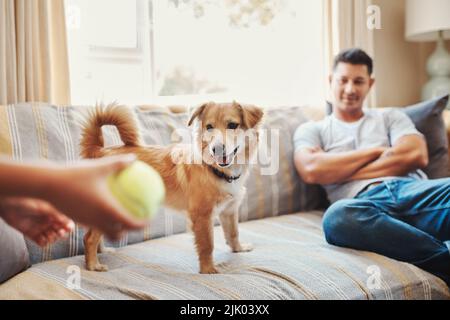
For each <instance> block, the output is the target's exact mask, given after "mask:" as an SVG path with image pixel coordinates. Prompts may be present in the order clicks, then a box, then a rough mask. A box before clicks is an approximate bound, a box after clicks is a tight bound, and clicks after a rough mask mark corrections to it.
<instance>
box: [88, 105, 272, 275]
mask: <svg viewBox="0 0 450 320" xmlns="http://www.w3.org/2000/svg"><path fill="white" fill-rule="evenodd" d="M263 115H264V113H263V110H262V109H261V108H259V107H257V106H253V105H241V104H239V103H237V102H232V103H215V102H209V103H205V104H203V105H201V106H199V107H197V108H196V109H195V111H194V112H193V113H192V115H191V116H190V119H189V122H188V127H189V128H191V131H192V133H193V135H192V136H193V139H192V140H193V143H192V144H190V145H189V144H181V143H175V144H172V145H169V146H157V145H152V146H146V145H143V144H142V143H141V142H140V141H141V138H140V136H139V131H138V126H137V122H136V120H135V119H134V115H133V113H132V112H131V111H130V110H129V109H128V108H127V107H125V106H120V105H117V104H111V105H109V106H107V107H104V106H101V105H100V106H99V105H97V106H96V108H95V109H94V110H93V111H91V112H90V114H89V115H88V116H87V118H86V119H85V123H84V125H83V130H82V139H81V142H80V147H81V156H82V157H83V158H99V157H103V156H108V155H114V154H125V153H133V154H135V155H136V156H137V158H138V159H139V160H141V161H144V162H146V163H148V164H149V165H151V166H152V167H153V168H155V169H156V170H157V171H158V172H159V174H160V175H161V177H162V179H163V181H164V184H165V187H166V198H165V201H164V205H166V206H169V207H172V208H174V209H178V210H180V211H184V212H185V213H187V216H188V218H189V221H190V227H191V230H192V232H193V234H194V239H195V246H196V251H197V255H198V259H199V265H200V273H203V274H213V273H218V271H217V269H216V267H215V266H214V262H213V248H214V238H213V219H214V217H215V215H216V214H218V215H219V220H220V222H221V225H222V229H223V232H224V235H225V239H226V243H227V244H228V245H229V246H230V248H231V250H232V251H233V252H246V251H251V250H252V245H251V244H243V243H240V241H239V231H238V208H239V206H240V204H241V201H242V199H243V197H244V196H245V192H246V189H245V187H244V185H245V182H246V180H247V178H248V174H249V166H250V164H251V161H252V159H255V156H256V153H257V146H258V141H259V130H260V126H261V123H262V119H263ZM104 125H114V126H116V127H117V129H118V132H119V135H120V138H121V140H122V142H123V143H124V145H123V146H116V147H108V148H106V147H104V144H103V136H102V131H101V128H102V126H104ZM175 159H177V161H174V160H175ZM239 159H243V161H239ZM180 160H182V161H180ZM187 160H189V161H187ZM192 160H194V161H192ZM84 246H85V260H86V268H87V269H88V270H91V271H107V270H108V268H107V266H106V265H103V264H101V263H100V262H99V260H98V257H97V253H98V252H105V249H104V248H103V245H102V234H101V233H100V232H99V231H97V230H94V229H90V230H89V231H88V232H87V233H86V235H85V237H84Z"/></svg>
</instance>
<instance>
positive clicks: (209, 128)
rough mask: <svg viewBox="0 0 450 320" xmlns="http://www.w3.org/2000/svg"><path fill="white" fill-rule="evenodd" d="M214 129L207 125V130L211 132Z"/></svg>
mask: <svg viewBox="0 0 450 320" xmlns="http://www.w3.org/2000/svg"><path fill="white" fill-rule="evenodd" d="M212 129H214V127H213V126H212V125H210V124H208V125H206V130H208V131H211V130H212Z"/></svg>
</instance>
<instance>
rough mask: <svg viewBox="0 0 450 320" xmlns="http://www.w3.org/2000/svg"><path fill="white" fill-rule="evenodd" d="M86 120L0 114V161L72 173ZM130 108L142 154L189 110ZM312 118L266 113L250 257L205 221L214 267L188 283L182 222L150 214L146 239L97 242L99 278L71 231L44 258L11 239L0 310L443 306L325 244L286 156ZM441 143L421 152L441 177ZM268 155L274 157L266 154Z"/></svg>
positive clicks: (418, 287)
mask: <svg viewBox="0 0 450 320" xmlns="http://www.w3.org/2000/svg"><path fill="white" fill-rule="evenodd" d="M436 101H437V100H436ZM436 101H434V105H433V108H432V112H431V113H430V114H429V115H428V116H430V117H434V118H433V119H434V120H433V121H438V122H439V121H440V122H441V126H442V128H444V127H443V121H442V116H438V117H435V116H434V113H437V114H438V115H441V113H442V110H443V107H440V106H438V107H436V105H437V104H438V102H439V101H438V102H436ZM89 108H90V107H86V106H54V105H49V104H45V103H22V104H17V105H8V106H0V153H2V154H6V155H7V156H9V157H12V158H13V159H16V160H17V161H29V160H35V159H50V160H53V161H59V162H65V163H72V162H74V161H77V160H78V159H79V146H78V142H79V140H80V135H81V125H80V123H81V121H80V119H81V118H82V116H83V114H85V112H86V111H87V110H88V109H89ZM130 108H132V109H133V112H134V113H135V115H136V117H137V119H138V122H139V128H140V131H141V133H142V137H143V140H144V141H145V143H146V144H169V143H173V142H180V141H181V138H182V137H181V135H180V134H179V130H178V129H180V128H181V129H183V128H186V123H187V120H188V116H189V111H188V110H184V109H183V108H154V107H151V106H135V107H130ZM421 108H422V109H423V107H421ZM321 109H322V108H319V109H317V108H316V109H314V108H310V107H302V106H293V107H292V106H289V107H276V108H268V109H267V110H266V112H265V124H264V128H265V129H270V130H267V132H268V133H267V135H266V136H267V137H266V138H267V139H265V142H264V143H266V145H267V146H269V147H268V148H267V150H269V156H270V161H269V162H266V163H259V164H257V165H255V166H254V167H253V169H252V171H251V176H250V178H249V180H248V183H247V189H248V192H247V196H246V197H245V199H244V201H243V205H242V206H241V208H240V211H239V219H240V225H239V227H240V237H241V239H242V241H244V242H251V243H252V244H253V246H254V250H253V251H251V252H247V253H232V252H230V250H229V248H228V246H227V245H226V244H225V240H224V238H223V234H222V230H221V228H220V226H219V225H218V221H216V226H215V229H214V233H215V237H214V238H215V249H214V259H215V263H216V264H217V266H218V269H219V271H220V274H214V275H203V274H199V273H198V261H197V255H196V252H195V248H194V244H193V235H192V233H190V232H189V230H188V229H189V228H188V226H187V221H186V218H185V216H184V215H183V214H180V213H179V212H176V211H174V210H172V209H170V208H166V207H161V208H160V210H159V212H158V214H157V215H156V216H155V218H154V219H153V220H152V221H151V223H150V224H149V226H148V227H147V228H145V229H143V230H140V231H134V232H130V233H128V234H126V236H125V237H123V238H122V239H121V240H119V241H115V242H112V241H107V243H106V244H107V246H112V247H115V248H116V250H115V251H114V252H112V253H103V254H100V255H99V257H100V261H101V262H103V263H106V264H107V265H108V266H109V271H108V272H93V271H87V270H86V269H85V267H84V256H83V252H84V249H83V241H82V239H83V235H84V233H85V229H84V228H82V227H81V226H76V228H75V230H74V232H72V233H71V234H70V236H69V237H68V238H67V239H65V240H60V241H58V242H56V243H54V244H52V245H49V246H47V247H45V248H40V247H38V246H37V245H36V244H34V243H33V242H31V241H29V240H27V239H23V238H21V239H20V240H21V241H22V243H23V245H22V247H21V248H22V249H23V250H24V253H23V254H22V256H26V258H27V260H26V262H22V263H25V264H24V265H23V266H22V267H21V269H24V270H22V271H20V272H19V273H18V274H16V275H14V276H12V277H11V278H10V279H9V280H7V281H6V282H4V283H3V284H1V285H0V299H79V300H86V299H87V300H90V299H94V300H103V299H189V300H210V299H246V300H261V299H269V300H273V299H277V300H279V299H308V300H316V299H338V300H341V299H342V300H348V299H364V300H366V299H369V300H373V299H450V291H449V288H448V287H447V285H446V284H445V283H444V282H443V281H442V280H441V279H439V278H437V277H435V276H434V275H432V274H430V273H428V272H426V271H424V270H421V269H419V268H417V267H415V266H414V265H411V264H408V263H404V262H399V261H396V260H393V259H390V258H387V257H384V256H381V255H378V254H375V253H372V252H365V251H357V250H352V249H348V248H340V247H336V246H332V245H329V244H328V243H327V242H326V241H325V238H324V234H323V231H322V215H323V212H324V210H325V209H326V207H327V205H328V202H327V200H326V196H325V193H324V191H323V189H322V188H320V187H319V186H315V185H307V184H305V183H304V182H303V181H302V180H301V179H300V177H299V176H298V174H297V173H296V170H295V167H294V163H293V144H292V135H293V133H294V131H295V129H296V128H297V127H298V125H300V124H301V123H303V122H306V121H309V120H311V119H318V118H320V117H322V116H323V115H322V112H321ZM323 109H325V108H323ZM422 109H420V112H421V115H422V116H423V110H422ZM433 112H434V113H433ZM425 120H426V121H431V120H430V119H428V120H427V119H425ZM426 127H428V126H426ZM103 132H104V136H105V143H106V144H107V145H118V144H120V143H121V142H120V139H119V136H118V133H117V131H116V130H115V128H113V127H104V128H103ZM443 135H444V136H445V131H444V134H443ZM427 136H428V134H427ZM444 142H445V146H443V145H442V143H441V144H440V146H437V145H436V143H433V144H432V146H431V147H432V148H437V149H438V150H437V151H436V150H434V151H435V153H436V154H437V153H438V156H437V157H435V158H436V159H438V158H439V160H436V161H434V162H433V161H431V162H433V163H430V166H432V167H433V166H434V167H437V168H440V167H441V166H442V161H443V160H442V159H444V158H445V159H444V160H445V161H447V162H448V154H447V152H448V146H447V140H446V139H445V141H444ZM272 145H273V146H277V149H276V150H275V151H274V152H272V154H271V153H270V151H271V150H272V149H274V148H272V149H271V146H272ZM432 151H433V150H432ZM434 151H433V152H434ZM437 161H441V163H440V164H436V162H437ZM272 165H273V166H274V167H275V168H278V169H277V170H275V171H274V172H272V173H271V174H262V172H263V170H261V169H262V167H265V168H268V167H270V166H272ZM447 165H448V164H447ZM447 168H448V166H447V167H445V170H444V171H445V174H446V173H447ZM269 171H270V170H269ZM441 172H442V168H441ZM439 174H442V173H438V175H439ZM0 233H1V232H0ZM15 236H16V237H17V233H15ZM14 241H15V242H17V238H16V239H15V240H14ZM22 249H18V250H22ZM24 267H25V268H24Z"/></svg>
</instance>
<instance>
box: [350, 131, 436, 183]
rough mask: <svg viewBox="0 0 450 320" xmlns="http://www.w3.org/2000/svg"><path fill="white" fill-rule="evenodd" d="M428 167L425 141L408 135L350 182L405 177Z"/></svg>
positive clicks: (360, 171) (357, 173)
mask: <svg viewBox="0 0 450 320" xmlns="http://www.w3.org/2000/svg"><path fill="white" fill-rule="evenodd" d="M427 165H428V151H427V145H426V142H425V140H424V139H423V138H422V137H421V136H419V135H407V136H404V137H402V138H400V139H398V141H397V142H396V143H395V145H394V146H393V147H392V148H388V149H386V150H385V151H384V152H383V153H382V154H381V156H380V157H379V159H377V160H376V161H374V162H372V163H370V164H368V165H366V166H365V167H363V168H361V169H360V170H358V171H357V172H355V174H354V175H352V176H351V177H349V179H348V181H352V180H363V179H373V178H381V177H388V176H404V175H406V174H407V173H409V172H411V171H414V170H417V169H422V168H424V167H426V166H427Z"/></svg>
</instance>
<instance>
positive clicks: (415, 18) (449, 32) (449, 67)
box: [405, 0, 450, 107]
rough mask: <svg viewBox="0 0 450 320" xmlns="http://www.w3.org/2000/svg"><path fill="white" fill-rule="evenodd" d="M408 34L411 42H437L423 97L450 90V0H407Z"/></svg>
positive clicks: (406, 33) (437, 94)
mask: <svg viewBox="0 0 450 320" xmlns="http://www.w3.org/2000/svg"><path fill="white" fill-rule="evenodd" d="M405 37H406V39H407V40H409V41H437V45H436V50H435V51H434V52H433V53H432V54H431V56H430V57H429V58H428V61H427V72H428V75H429V76H430V79H429V81H428V82H427V83H426V84H425V85H424V87H423V88H422V99H423V100H428V99H430V98H433V97H437V96H440V95H443V94H446V93H450V54H449V53H448V52H447V50H446V48H445V43H444V39H450V0H406V30H405ZM449 106H450V104H449V105H447V107H449Z"/></svg>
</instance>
